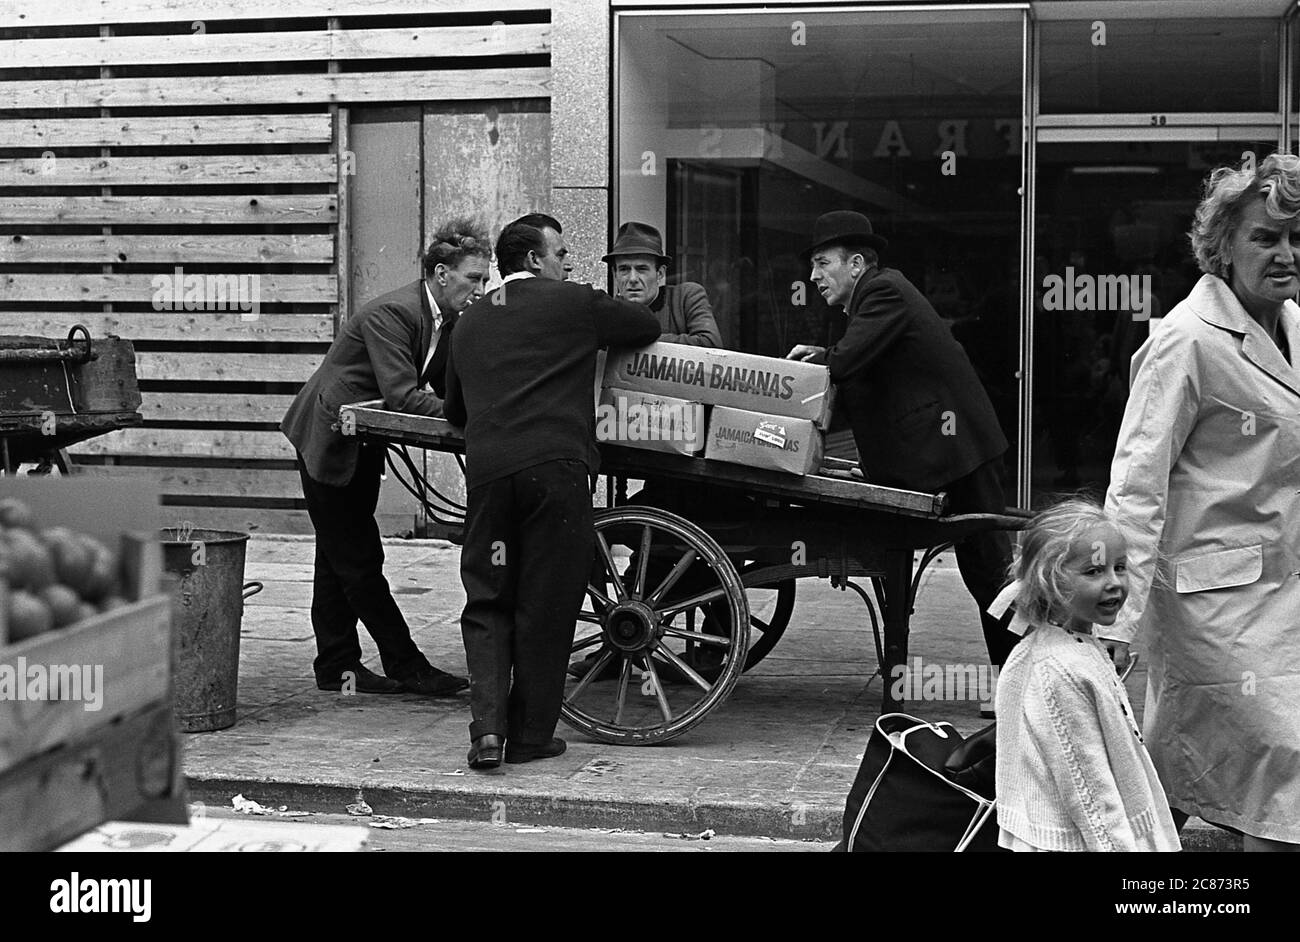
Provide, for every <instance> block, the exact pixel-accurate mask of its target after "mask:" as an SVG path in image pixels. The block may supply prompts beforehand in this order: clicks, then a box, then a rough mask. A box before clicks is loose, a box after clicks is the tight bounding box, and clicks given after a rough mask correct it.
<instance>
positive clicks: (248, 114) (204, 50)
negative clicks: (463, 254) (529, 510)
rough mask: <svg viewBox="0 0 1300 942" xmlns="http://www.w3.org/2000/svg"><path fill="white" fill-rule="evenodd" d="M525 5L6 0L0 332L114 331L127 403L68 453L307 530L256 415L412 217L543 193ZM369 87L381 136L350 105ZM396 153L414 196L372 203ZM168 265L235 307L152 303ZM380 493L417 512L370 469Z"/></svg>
mask: <svg viewBox="0 0 1300 942" xmlns="http://www.w3.org/2000/svg"><path fill="white" fill-rule="evenodd" d="M549 19H550V16H549V11H548V9H547V7H546V5H545V3H541V2H535V0H223V2H222V3H221V4H212V3H211V2H199V0H114V2H112V3H104V2H100V0H60V2H59V3H49V2H45V0H14V2H9V3H6V4H5V5H4V7H3V8H2V9H0V331H2V332H4V333H11V334H12V333H26V334H40V335H45V336H62V335H64V334H66V333H67V330H68V328H69V327H70V326H71V325H73V324H75V323H83V324H86V325H87V326H88V327H89V328H90V330H91V333H92V336H104V335H106V334H109V333H112V334H116V335H119V336H122V337H126V338H129V339H131V340H132V341H133V342H134V343H135V345H136V349H137V354H138V357H137V370H138V374H139V378H140V385H141V390H142V394H143V397H144V405H143V413H144V416H145V424H144V426H143V427H142V428H138V429H130V430H123V431H119V432H114V433H111V434H109V435H105V436H101V437H99V438H96V439H92V440H90V441H88V442H86V443H84V444H83V445H81V446H78V447H76V448H74V449H73V455H74V458H75V460H76V462H77V464H78V465H79V467H80V470H82V471H84V472H86V473H90V474H99V475H114V476H151V477H157V478H160V479H161V482H162V488H163V499H164V503H165V504H166V505H168V506H169V507H170V508H171V510H169V512H168V513H169V514H170V515H174V516H175V518H176V520H177V521H178V522H179V521H181V520H188V521H190V522H192V523H194V524H196V525H206V526H223V527H230V528H234V529H240V530H250V531H252V530H262V531H290V532H293V531H298V532H304V531H308V530H309V528H310V525H309V522H308V521H307V519H306V513H305V510H304V509H303V503H302V500H301V491H300V488H299V483H298V479H297V473H296V471H295V470H294V464H293V451H292V448H291V446H290V445H289V443H288V442H287V440H285V439H284V437H283V436H282V435H281V434H280V432H279V431H278V429H277V425H278V422H279V419H280V417H281V416H282V415H283V413H284V410H285V408H286V407H287V405H288V403H289V401H290V400H291V398H292V396H293V394H294V393H295V392H296V391H297V389H298V388H299V387H300V385H301V383H302V382H303V381H304V380H306V378H307V377H308V376H309V375H310V374H311V372H312V370H314V369H315V367H316V366H317V365H318V364H319V363H320V362H321V360H322V357H323V355H324V353H325V351H326V349H327V348H328V345H329V343H330V341H331V340H332V338H333V336H334V333H335V330H336V328H337V325H338V324H339V323H340V322H341V321H342V320H343V319H345V318H346V317H347V316H348V314H349V312H350V311H352V310H354V309H355V306H356V305H357V304H358V303H363V302H364V301H366V300H368V297H367V296H373V295H375V294H379V293H382V291H386V290H390V289H391V288H394V287H398V286H399V285H400V284H401V283H404V282H405V281H407V280H410V279H413V278H415V277H417V276H418V271H419V269H418V254H419V250H420V246H421V244H422V241H423V237H424V234H425V231H426V230H427V229H428V227H429V226H430V225H431V224H432V223H433V221H435V220H440V219H441V218H443V217H445V216H446V215H449V214H450V213H451V212H453V211H456V212H459V211H467V210H474V211H476V212H478V213H479V214H480V215H482V216H483V217H484V218H485V219H486V220H487V221H488V222H489V223H490V224H491V226H492V228H493V229H494V230H495V229H496V228H498V227H499V225H500V223H501V222H502V221H503V217H507V216H509V215H510V214H514V213H516V210H523V209H532V208H546V207H537V206H534V205H532V202H533V201H534V200H543V199H544V197H545V196H546V195H548V194H547V190H548V188H549V175H548V174H547V173H546V172H545V171H546V168H547V167H548V166H549V157H548V155H547V153H546V151H547V150H548V149H549V143H550V142H549V136H550V126H549V115H548V114H547V111H548V103H549V99H550V71H551V70H550V43H551V39H550V37H551V26H550V23H549ZM393 106H402V107H405V108H408V109H411V110H410V113H409V114H410V120H411V121H412V122H413V123H412V124H411V126H410V127H409V128H407V129H405V131H409V132H410V135H408V136H410V137H411V140H409V141H407V142H406V144H403V145H399V140H400V138H401V137H402V134H403V133H404V131H403V129H400V128H399V129H392V128H390V129H388V130H387V131H384V130H383V129H382V122H381V123H379V124H375V123H371V121H370V119H371V118H372V117H373V115H374V113H375V112H376V111H382V110H383V109H386V108H391V107H393ZM354 114H355V115H356V116H357V119H358V120H357V127H356V133H357V135H358V145H357V147H356V148H355V149H354V148H352V147H351V146H350V144H349V139H350V137H349V136H350V133H351V129H352V128H351V125H352V122H351V116H352V115H354ZM403 146H404V147H406V148H407V149H406V150H405V151H401V150H400V148H401V147H403ZM393 148H397V150H394V149H393ZM411 148H414V150H411ZM503 153H509V154H510V155H512V156H511V161H513V162H511V161H506V162H503V161H502V160H500V159H499V158H500V156H501V154H503ZM403 154H404V155H405V156H407V157H412V158H413V162H411V163H410V164H409V165H408V166H407V167H406V169H405V171H404V172H405V173H406V174H407V179H406V186H408V187H409V188H410V189H411V191H412V195H413V196H415V197H417V198H416V199H408V200H405V201H404V202H403V203H402V204H401V205H398V206H389V207H388V208H385V201H386V198H387V195H388V194H379V193H377V192H376V191H375V187H376V185H377V184H379V183H380V182H381V181H390V179H391V178H392V177H393V176H394V174H395V173H399V172H403V171H399V170H398V169H397V166H396V165H400V164H401V163H402V159H403ZM390 163H391V164H392V165H390ZM503 166H506V167H507V169H506V170H504V171H503V169H502V168H503ZM354 188H356V189H357V190H358V192H359V193H361V194H363V196H364V198H363V199H362V200H361V201H360V202H358V200H357V199H356V198H355V196H354V195H353V194H352V192H351V191H352V190H353V189H354ZM392 212H397V213H400V214H401V215H400V217H399V218H397V219H391V218H390V219H388V220H387V223H391V225H389V224H386V222H385V219H384V217H385V215H390V216H391V213H392ZM352 216H357V217H359V222H360V226H359V227H356V226H354V225H353V223H352ZM358 238H359V239H360V240H361V241H360V242H359V243H358V242H357V240H358ZM385 250H387V252H388V254H387V255H385V256H382V261H376V259H379V258H380V257H381V256H380V253H382V252H384V251H385ZM350 262H351V265H350ZM350 267H351V269H352V270H351V272H350V271H349V269H350ZM178 268H179V269H180V270H181V275H182V278H184V279H192V276H195V275H226V276H235V277H236V278H238V279H241V281H240V282H238V284H241V285H243V286H245V288H247V289H252V288H253V287H254V285H256V288H257V289H258V294H257V300H258V302H259V303H258V309H257V310H256V312H254V311H252V310H251V300H252V298H251V296H250V295H245V296H244V297H245V298H246V299H247V300H248V301H249V302H250V303H249V304H248V305H246V306H245V307H243V308H237V307H236V306H235V305H234V304H233V303H231V302H230V301H229V300H227V301H226V302H224V303H216V302H217V299H215V298H203V299H202V300H200V298H199V297H198V296H197V294H196V293H194V290H193V289H194V285H195V283H194V282H193V281H192V280H190V281H184V280H183V281H181V293H180V295H179V297H178V298H177V300H178V302H179V306H180V309H174V310H167V309H166V308H165V305H164V304H163V303H161V302H164V301H166V300H168V299H169V298H168V296H167V295H165V294H164V295H162V296H160V294H159V291H160V289H163V290H165V289H166V287H167V286H168V283H167V282H166V281H157V280H156V279H158V278H159V277H160V276H166V277H167V278H172V279H174V278H175V276H176V273H177V269H178ZM372 269H373V272H374V274H375V277H373V278H371V277H368V275H369V274H370V273H371V271H372ZM253 278H256V279H257V281H256V283H255V282H254V281H253ZM232 284H233V283H232ZM187 286H188V287H189V288H190V289H191V294H190V296H189V298H188V301H187V298H186V296H185V294H184V291H185V288H186V287H187ZM205 286H206V282H205ZM232 308H233V309H232ZM381 511H382V514H383V522H384V523H385V526H386V529H388V530H396V531H400V530H404V529H405V530H410V529H412V525H413V523H415V522H417V517H418V514H417V511H416V507H415V504H414V503H413V502H412V501H410V500H407V499H405V498H404V497H403V496H401V492H398V491H395V490H394V489H393V488H391V487H388V486H386V496H385V498H384V502H383V506H382V507H381Z"/></svg>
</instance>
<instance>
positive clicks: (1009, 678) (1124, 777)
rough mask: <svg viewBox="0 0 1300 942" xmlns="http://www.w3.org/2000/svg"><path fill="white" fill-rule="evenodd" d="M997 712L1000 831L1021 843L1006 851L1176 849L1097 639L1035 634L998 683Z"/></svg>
mask: <svg viewBox="0 0 1300 942" xmlns="http://www.w3.org/2000/svg"><path fill="white" fill-rule="evenodd" d="M996 708H997V717H998V726H997V801H998V804H997V814H998V825H999V826H1000V827H1001V828H1002V829H1003V831H1005V832H1008V833H1009V834H1010V835H1011V836H1012V837H1014V838H1016V839H1017V841H1013V842H1011V843H1013V844H1015V843H1017V842H1023V843H1025V844H1029V845H1032V847H1033V848H1035V849H1039V850H1065V851H1068V850H1106V851H1120V850H1127V851H1134V850H1180V849H1181V846H1180V844H1179V841H1178V832H1177V829H1176V828H1175V827H1174V822H1173V818H1172V816H1171V815H1170V813H1169V804H1168V802H1167V801H1166V800H1165V793H1164V789H1163V787H1162V786H1161V784H1160V779H1159V778H1158V777H1157V775H1156V771H1155V767H1154V766H1153V765H1152V764H1151V757H1150V756H1149V755H1148V754H1147V750H1146V746H1145V745H1143V742H1142V733H1141V731H1140V730H1139V729H1138V727H1137V724H1136V723H1135V722H1134V720H1133V709H1132V706H1131V705H1130V704H1129V701H1128V695H1127V694H1126V693H1125V691H1124V687H1123V685H1122V684H1121V683H1120V681H1119V678H1118V677H1117V676H1116V675H1115V668H1114V666H1113V665H1112V663H1111V660H1110V658H1109V656H1108V655H1107V654H1106V650H1105V648H1104V647H1103V646H1102V645H1101V643H1100V642H1099V641H1097V640H1096V639H1094V638H1092V637H1090V636H1087V635H1081V634H1077V633H1075V632H1070V631H1066V630H1065V629H1064V628H1060V627H1057V626H1055V625H1038V626H1035V627H1034V628H1033V630H1031V631H1029V632H1028V634H1026V636H1025V638H1024V639H1023V640H1022V641H1021V642H1020V643H1019V644H1018V645H1016V647H1015V648H1014V649H1013V650H1012V652H1011V656H1010V657H1009V658H1008V659H1007V663H1006V665H1005V666H1004V667H1003V668H1002V670H1001V672H1000V674H999V676H998V687H997V704H996ZM1004 836H1005V835H1004Z"/></svg>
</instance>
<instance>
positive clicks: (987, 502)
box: [941, 458, 1020, 667]
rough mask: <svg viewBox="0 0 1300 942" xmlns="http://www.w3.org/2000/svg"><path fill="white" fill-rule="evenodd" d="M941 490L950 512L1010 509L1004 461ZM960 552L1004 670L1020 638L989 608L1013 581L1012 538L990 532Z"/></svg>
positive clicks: (993, 657) (993, 656)
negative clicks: (1004, 493)
mask: <svg viewBox="0 0 1300 942" xmlns="http://www.w3.org/2000/svg"><path fill="white" fill-rule="evenodd" d="M941 490H945V491H947V492H948V512H949V513H954V514H969V513H999V514H1000V513H1002V512H1003V511H1005V510H1006V507H1007V505H1006V498H1005V496H1004V495H1003V491H1002V459H1001V458H994V459H993V460H992V461H987V462H985V463H984V464H982V465H980V466H979V467H978V468H976V469H975V470H974V471H972V472H971V473H970V474H967V475H966V476H965V477H962V478H958V479H957V480H956V481H954V482H953V483H951V484H949V485H948V486H947V487H944V488H941ZM956 551H957V569H958V570H959V571H960V572H961V578H962V581H963V582H964V583H966V588H967V590H968V591H969V592H970V594H971V595H972V596H973V597H974V599H975V602H976V604H978V605H979V610H980V621H981V622H982V624H983V627H984V643H985V645H986V646H987V647H988V651H989V661H990V662H991V663H993V664H996V665H997V666H999V667H1001V666H1002V665H1003V664H1005V663H1006V660H1007V656H1008V655H1009V654H1011V649H1012V648H1013V647H1015V645H1016V642H1017V641H1019V640H1020V639H1019V637H1017V636H1016V635H1014V634H1012V633H1011V632H1010V631H1007V629H1006V627H1005V622H1006V619H997V618H994V617H993V616H992V615H990V614H989V613H988V612H986V611H985V609H986V608H988V607H989V605H991V604H992V603H993V600H994V599H995V598H996V597H997V594H998V593H999V592H1000V591H1002V587H1003V586H1004V585H1006V584H1007V581H1008V580H1009V579H1010V576H1009V575H1008V573H1007V569H1008V567H1009V566H1010V565H1011V538H1010V537H1009V536H1008V535H1007V533H1006V531H1004V530H987V531H985V532H983V533H977V534H975V535H974V536H969V537H967V538H966V539H964V540H962V541H961V542H960V543H958V544H957V546H956Z"/></svg>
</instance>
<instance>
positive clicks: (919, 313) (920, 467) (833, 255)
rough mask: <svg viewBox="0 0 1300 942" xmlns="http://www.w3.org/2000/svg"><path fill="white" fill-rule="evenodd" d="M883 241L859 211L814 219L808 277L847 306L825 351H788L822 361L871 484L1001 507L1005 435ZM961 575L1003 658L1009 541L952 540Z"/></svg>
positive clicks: (1011, 640) (953, 502) (957, 508)
mask: <svg viewBox="0 0 1300 942" xmlns="http://www.w3.org/2000/svg"><path fill="white" fill-rule="evenodd" d="M887 245H888V243H887V242H886V241H885V239H884V238H882V237H881V236H878V235H876V234H875V232H873V231H872V228H871V221H870V220H869V219H867V217H866V216H864V215H862V214H861V213H855V212H850V211H847V210H838V211H836V212H830V213H826V214H825V215H823V216H821V217H819V218H818V220H817V223H816V225H815V226H814V227H813V239H812V244H811V245H810V246H809V247H808V248H807V249H806V250H805V252H804V257H805V259H806V260H807V261H808V262H809V263H810V264H811V267H812V275H811V278H810V280H811V281H812V283H813V284H814V285H815V286H816V288H817V290H818V291H820V292H821V294H822V297H824V298H825V299H826V303H827V304H829V305H831V307H842V308H843V309H844V310H845V312H846V313H847V314H848V317H849V323H848V328H847V330H846V331H845V333H844V337H843V338H842V339H841V340H840V341H839V342H838V343H836V344H835V345H834V346H833V347H831V348H830V349H829V350H828V349H826V348H825V347H813V346H808V345H805V344H800V345H799V346H796V347H795V348H794V349H793V350H791V351H790V353H789V354H788V355H787V358H788V359H793V360H805V361H807V362H810V363H824V364H826V365H827V366H829V367H830V371H831V381H832V382H834V383H835V384H836V385H837V386H838V387H839V399H838V402H839V403H840V404H841V405H842V406H843V407H844V408H845V410H846V411H847V412H848V417H849V422H850V424H851V425H852V427H853V438H854V440H855V441H856V442H857V446H858V454H859V456H860V459H861V462H862V471H863V473H864V474H865V475H866V477H867V480H869V481H870V482H871V483H872V484H880V485H883V486H886V487H898V488H906V489H908V490H915V491H927V492H931V493H934V492H938V491H946V492H947V493H948V501H949V503H948V506H949V509H950V510H951V511H952V512H954V513H1001V512H1002V511H1004V510H1005V509H1006V504H1005V499H1004V497H1003V491H1002V469H1001V464H1002V455H1003V453H1004V452H1005V451H1006V450H1007V439H1006V436H1005V435H1003V434H1002V428H1001V426H1000V425H999V424H998V420H997V416H996V414H995V413H994V411H993V405H992V403H991V402H990V401H989V397H988V394H987V393H986V392H985V391H984V387H983V385H982V384H981V383H980V381H979V379H978V377H977V376H976V375H975V368H974V367H973V366H972V365H971V362H970V360H969V359H967V357H966V351H964V350H963V349H962V347H961V345H960V344H959V343H958V342H957V340H956V338H954V337H953V335H952V332H951V331H950V330H949V328H948V325H947V324H946V323H945V322H944V321H943V320H942V319H941V318H940V317H939V315H938V314H937V313H935V310H934V308H933V307H931V306H930V302H929V301H927V300H926V299H925V297H924V296H922V294H921V292H920V291H918V290H917V289H916V287H915V286H914V285H913V284H912V283H911V282H910V281H908V280H907V279H906V278H904V277H903V275H902V273H900V272H898V271H896V270H895V269H892V268H882V267H881V266H880V261H879V256H878V255H877V253H878V252H879V251H883V250H884V249H885V248H886V246H887ZM956 550H957V567H958V569H960V570H961V575H962V581H964V582H965V583H966V588H967V589H968V590H970V593H971V595H972V596H974V597H975V601H976V602H977V603H978V604H979V610H980V617H981V619H982V621H983V626H984V640H985V643H986V644H987V646H988V652H989V659H990V660H991V661H992V662H993V663H994V664H997V665H999V666H1000V665H1001V664H1003V663H1004V662H1005V661H1006V659H1007V655H1008V654H1010V653H1011V648H1012V647H1013V646H1014V644H1015V642H1016V636H1015V635H1013V634H1011V632H1009V631H1007V630H1006V629H1005V628H1004V627H1003V625H1002V623H1001V622H1000V621H999V620H998V619H996V618H994V617H993V616H991V615H989V614H988V613H987V612H986V611H985V610H986V609H987V608H988V606H989V605H990V604H991V603H992V602H993V599H994V598H995V597H996V596H997V594H998V591H999V590H1000V589H1001V587H1002V585H1003V584H1004V583H1005V582H1006V571H1007V566H1008V564H1009V563H1010V561H1011V541H1010V540H1009V539H1008V537H1007V535H1006V533H1004V532H1002V531H999V530H990V531H987V532H985V533H980V534H976V535H975V536H971V537H968V538H967V539H965V540H963V541H962V542H961V543H958V544H957V547H956Z"/></svg>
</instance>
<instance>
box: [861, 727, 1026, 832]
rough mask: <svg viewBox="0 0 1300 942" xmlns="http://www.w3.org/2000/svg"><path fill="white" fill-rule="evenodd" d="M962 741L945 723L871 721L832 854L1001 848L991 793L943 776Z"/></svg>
mask: <svg viewBox="0 0 1300 942" xmlns="http://www.w3.org/2000/svg"><path fill="white" fill-rule="evenodd" d="M985 732H987V731H985ZM980 735H983V734H982V733H981V734H980ZM966 742H967V740H964V739H963V738H962V736H961V734H960V733H958V732H957V730H956V728H955V727H954V726H953V725H952V724H951V723H928V722H926V721H925V720H922V719H918V718H917V717H914V716H908V715H907V714H905V713H887V714H885V715H884V716H881V717H880V718H879V719H877V720H876V727H875V730H874V731H873V732H872V734H871V738H870V739H869V740H868V741H867V748H866V751H865V753H864V754H863V756H862V764H861V765H860V766H859V767H858V774H857V777H856V778H855V779H854V782H853V787H852V788H851V789H850V790H849V797H848V800H847V801H846V802H845V807H844V820H843V834H844V840H843V842H842V844H841V845H840V847H837V848H836V849H837V850H841V849H849V850H853V851H963V850H971V851H998V850H1000V849H1001V848H999V847H998V846H997V839H998V828H997V820H996V817H995V815H994V813H993V812H994V803H993V799H992V789H991V788H990V789H989V794H988V795H985V794H983V793H982V792H981V791H979V790H976V789H974V788H970V787H967V786H966V785H963V784H961V783H959V782H955V781H953V780H952V779H951V778H949V777H948V775H947V774H946V773H945V771H944V768H945V765H946V763H947V762H948V760H949V758H950V757H951V756H952V754H953V752H954V751H955V750H958V749H960V748H961V747H962V746H963V745H965V743H966ZM963 768H965V766H963ZM990 778H991V770H990Z"/></svg>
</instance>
